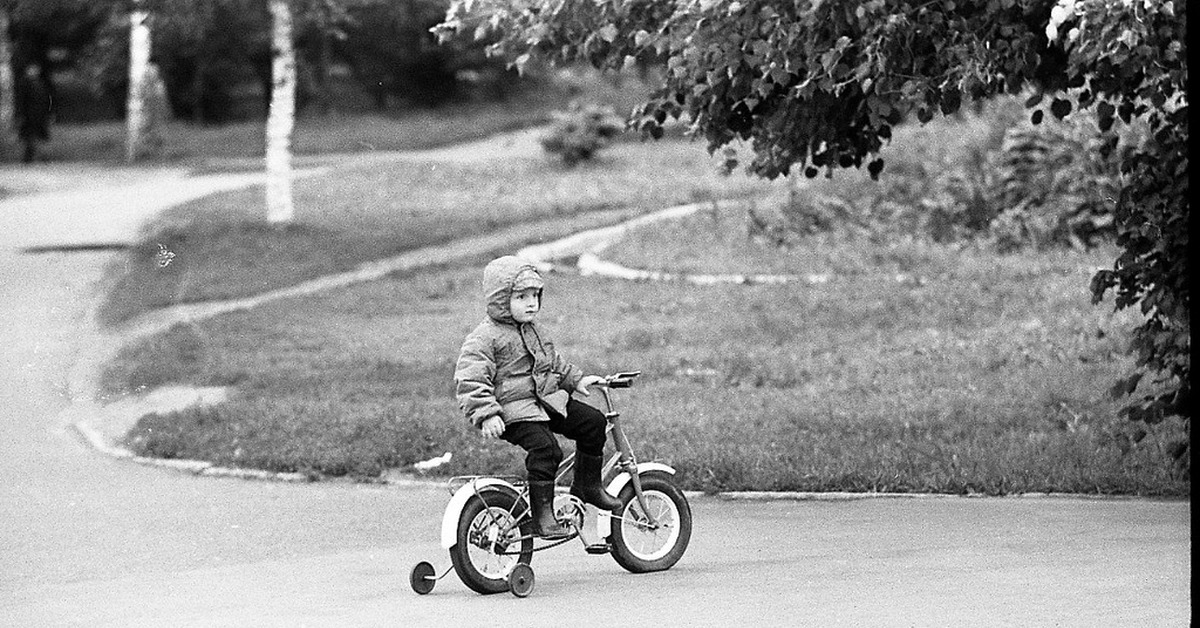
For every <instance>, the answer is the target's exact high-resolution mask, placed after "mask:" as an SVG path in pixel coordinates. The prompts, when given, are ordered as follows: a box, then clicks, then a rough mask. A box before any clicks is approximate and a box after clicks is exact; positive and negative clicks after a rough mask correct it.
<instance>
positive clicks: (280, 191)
mask: <svg viewBox="0 0 1200 628" xmlns="http://www.w3.org/2000/svg"><path fill="white" fill-rule="evenodd" d="M269 1H270V8H271V24H272V28H271V33H272V35H271V40H272V41H271V106H270V110H269V113H268V114H267V155H266V159H267V222H270V223H284V222H290V221H291V220H292V217H293V215H294V213H295V208H294V207H293V206H292V146H291V143H292V127H293V126H294V125H295V118H296V51H295V49H294V48H293V47H292V13H291V9H290V7H289V6H288V0H269Z"/></svg>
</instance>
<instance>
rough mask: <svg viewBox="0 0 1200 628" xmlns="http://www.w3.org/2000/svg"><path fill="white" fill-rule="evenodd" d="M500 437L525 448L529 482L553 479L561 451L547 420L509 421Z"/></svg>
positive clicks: (560, 458)
mask: <svg viewBox="0 0 1200 628" xmlns="http://www.w3.org/2000/svg"><path fill="white" fill-rule="evenodd" d="M500 438H503V439H504V440H506V441H508V442H510V443H512V444H514V445H516V446H518V447H520V448H521V449H524V450H525V452H526V453H525V471H526V472H527V473H528V475H529V481H530V482H553V481H554V476H555V474H556V473H557V472H558V464H559V463H560V462H562V459H563V452H562V448H560V447H559V446H558V439H556V438H555V437H554V434H553V433H552V432H551V431H550V426H549V424H548V423H547V422H545V421H520V422H517V423H510V424H509V425H508V426H507V427H505V428H504V433H503V434H501V435H500Z"/></svg>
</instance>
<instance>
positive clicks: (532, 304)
mask: <svg viewBox="0 0 1200 628" xmlns="http://www.w3.org/2000/svg"><path fill="white" fill-rule="evenodd" d="M541 301H542V300H541V299H539V298H538V289H537V288H526V289H524V290H514V291H513V293H512V296H511V297H510V298H509V300H508V311H509V312H512V317H513V320H515V321H517V322H518V323H528V322H530V321H532V320H533V319H534V317H535V316H537V313H538V311H540V310H541V309H542V303H541Z"/></svg>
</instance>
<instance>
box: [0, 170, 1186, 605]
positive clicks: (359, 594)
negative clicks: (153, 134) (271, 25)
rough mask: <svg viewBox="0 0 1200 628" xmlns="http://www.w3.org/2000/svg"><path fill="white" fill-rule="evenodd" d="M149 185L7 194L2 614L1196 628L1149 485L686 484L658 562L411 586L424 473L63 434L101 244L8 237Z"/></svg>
mask: <svg viewBox="0 0 1200 628" xmlns="http://www.w3.org/2000/svg"><path fill="white" fill-rule="evenodd" d="M6 174H7V173H6V172H5V171H4V169H2V168H0V177H4V176H6ZM145 176H146V177H147V178H145V179H142V178H140V175H137V174H131V175H130V177H129V178H128V179H122V180H121V181H119V182H113V183H112V184H111V185H107V186H103V187H101V186H98V185H97V181H96V180H94V179H93V178H90V177H85V178H83V179H82V180H81V181H79V182H78V183H79V184H80V185H84V186H86V187H87V190H88V191H87V193H85V194H80V195H75V196H69V195H67V191H66V190H65V189H63V190H60V192H59V193H54V194H46V195H36V196H29V195H26V196H15V197H9V198H6V199H0V234H4V235H0V333H2V334H3V342H4V351H2V352H0V425H2V426H3V438H0V473H2V474H3V477H4V478H5V480H4V482H2V483H0V565H2V566H3V567H2V568H0V626H39V627H40V626H89V627H92V626H122V627H124V626H255V627H257V626H306V625H309V626H462V625H474V624H483V623H485V622H486V623H487V624H498V625H527V626H558V625H561V624H562V623H563V622H564V621H569V622H571V623H572V624H574V625H580V626H609V625H613V624H624V625H630V626H664V625H665V626H730V625H787V626H792V625H814V626H831V625H845V626H898V625H903V626H950V625H955V626H957V625H980V626H1007V625H1011V626H1031V625H1036V626H1089V627H1091V626H1135V625H1136V626H1141V625H1145V626H1184V625H1189V624H1190V620H1191V611H1190V602H1191V598H1190V593H1189V585H1190V579H1191V576H1190V551H1191V524H1190V502H1160V501H1152V500H1084V499H1072V498H1042V499H957V498H913V499H865V500H834V501H794V500H771V499H752V500H746V501H743V500H724V499H715V498H703V497H697V498H694V500H693V508H694V511H695V516H696V531H695V536H694V539H693V544H692V546H691V548H690V549H689V551H688V554H687V555H686V556H685V557H684V559H683V561H682V562H681V563H680V564H679V565H678V566H677V567H676V568H675V569H673V570H671V571H670V572H666V573H662V574H652V575H646V576H632V575H629V574H626V573H624V572H623V571H622V570H620V568H618V567H617V566H616V565H615V564H614V563H613V562H612V561H611V560H609V559H607V558H605V557H589V556H586V555H585V554H583V553H582V552H580V551H578V550H577V549H560V550H555V551H553V552H549V553H547V554H546V555H539V556H537V557H536V559H535V561H534V566H535V568H536V570H537V577H538V584H537V589H536V590H535V591H534V594H533V596H532V597H530V598H528V599H525V600H518V599H516V598H513V597H511V596H507V595H502V596H495V597H486V598H485V597H481V596H477V595H475V594H473V593H471V592H469V591H468V590H467V589H466V588H465V587H464V586H462V585H461V584H460V583H458V582H457V581H456V580H455V579H454V576H453V575H451V576H450V577H449V578H448V579H446V580H444V581H442V582H441V583H439V584H438V587H437V589H435V591H434V593H433V594H431V595H429V596H424V597H417V596H415V595H414V594H412V593H411V592H410V591H409V590H408V588H407V583H406V578H407V572H408V569H409V568H410V566H411V565H412V564H413V563H415V562H416V561H418V560H430V561H432V562H434V563H435V565H437V566H438V567H439V568H445V567H446V566H447V565H448V560H447V558H446V556H445V554H444V552H443V550H441V549H440V548H439V547H438V545H437V525H438V519H439V517H440V512H441V509H442V507H443V506H444V505H445V502H446V499H447V495H446V493H445V492H444V491H443V490H442V489H441V488H439V487H431V486H428V485H422V484H413V485H408V486H403V487H397V486H378V485H355V484H348V483H336V482H335V483H319V484H297V483H281V482H255V481H242V480H236V479H229V478H209V477H201V476H197V475H194V474H190V473H181V472H177V471H172V470H164V469H158V468H150V467H144V466H140V465H134V464H129V463H128V462H127V461H124V460H120V459H115V458H111V457H108V456H104V455H100V454H98V453H97V452H96V451H95V450H93V449H92V448H90V447H89V446H87V444H86V443H84V442H83V441H82V439H80V438H79V437H78V435H77V434H76V433H75V432H73V431H72V430H71V429H70V426H71V424H72V423H74V422H75V421H77V420H79V419H80V418H81V417H80V416H79V415H78V414H76V412H77V411H78V410H79V409H80V407H83V408H84V409H86V405H85V404H82V403H81V404H75V403H72V401H80V402H86V401H88V400H87V399H72V391H71V390H70V388H69V386H68V382H69V381H71V377H70V375H71V371H72V368H73V367H72V365H75V364H82V365H83V366H82V367H80V368H83V369H84V370H86V368H87V365H88V363H89V361H90V360H92V359H93V358H91V357H90V356H93V355H94V354H93V351H94V349H95V348H96V345H95V340H96V339H95V337H94V335H93V334H94V332H93V331H92V330H91V329H90V321H89V318H88V315H89V312H88V309H89V308H88V304H89V302H90V300H91V295H92V293H93V291H94V290H95V288H96V283H97V281H98V280H99V278H100V277H101V269H102V266H103V265H104V264H105V263H107V262H108V261H109V254H108V253H106V252H103V251H86V250H85V251H83V252H74V253H63V252H47V253H41V254H30V253H23V252H21V250H22V249H24V248H27V247H30V246H38V242H43V243H47V244H49V243H57V244H63V243H64V242H68V241H73V242H74V243H75V245H76V246H81V245H85V244H87V243H88V242H89V241H91V240H94V242H93V243H97V244H106V243H111V242H113V241H116V240H115V238H126V237H130V235H131V233H132V231H133V230H134V229H136V228H137V225H138V224H139V223H140V221H141V220H143V219H145V218H146V217H148V216H149V215H151V214H152V213H153V212H155V211H157V210H158V209H160V208H161V207H159V206H158V205H156V204H152V203H149V202H147V201H149V200H152V199H153V195H150V194H148V193H147V190H158V193H159V194H160V195H162V196H166V195H168V194H174V193H176V191H182V190H187V189H196V188H193V187H192V186H193V185H194V184H196V183H199V181H194V180H188V181H184V180H182V179H172V178H169V177H168V178H159V177H160V176H166V175H163V174H162V173H149V174H147V175H145ZM209 181H213V182H214V188H219V187H220V186H219V185H216V183H215V181H217V180H216V179H210V180H209ZM143 183H145V186H144V185H143ZM226 184H228V182H226ZM146 186H149V187H146ZM64 187H70V186H67V185H64ZM164 187H165V188H170V189H171V190H173V191H171V192H166V191H164ZM176 188H177V189H176ZM199 189H200V190H201V191H200V192H197V193H203V189H204V188H203V186H200V188H199ZM180 193H181V194H182V192H180ZM97 198H104V199H107V201H106V202H104V203H93V202H91V201H90V200H89V199H97ZM71 199H73V200H71ZM105 212H109V213H111V218H112V220H108V219H105V218H104V216H105V215H106V214H105ZM82 224H87V225H91V226H92V227H93V228H92V229H83V228H80V225H82ZM118 226H119V228H117V227H118ZM101 227H103V228H104V229H105V231H103V232H101V231H100V229H101ZM101 233H103V238H101ZM37 234H43V235H42V236H38V235H37ZM64 234H73V235H71V237H70V238H67V236H66V235H64ZM76 392H78V391H76ZM751 497H753V496H751ZM564 613H569V616H566V615H564Z"/></svg>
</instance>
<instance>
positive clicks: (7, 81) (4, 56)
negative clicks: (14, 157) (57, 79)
mask: <svg viewBox="0 0 1200 628" xmlns="http://www.w3.org/2000/svg"><path fill="white" fill-rule="evenodd" d="M8 24H9V17H8V9H5V8H4V7H0V157H2V156H4V155H6V154H8V152H9V150H10V149H11V150H13V151H14V152H13V154H16V152H17V151H18V149H17V148H16V146H17V134H16V127H15V126H14V125H15V124H16V115H17V114H16V111H17V109H16V107H17V99H16V98H15V97H14V95H13V92H14V90H15V89H16V77H14V76H13V71H12V42H11V41H9V39H8Z"/></svg>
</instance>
